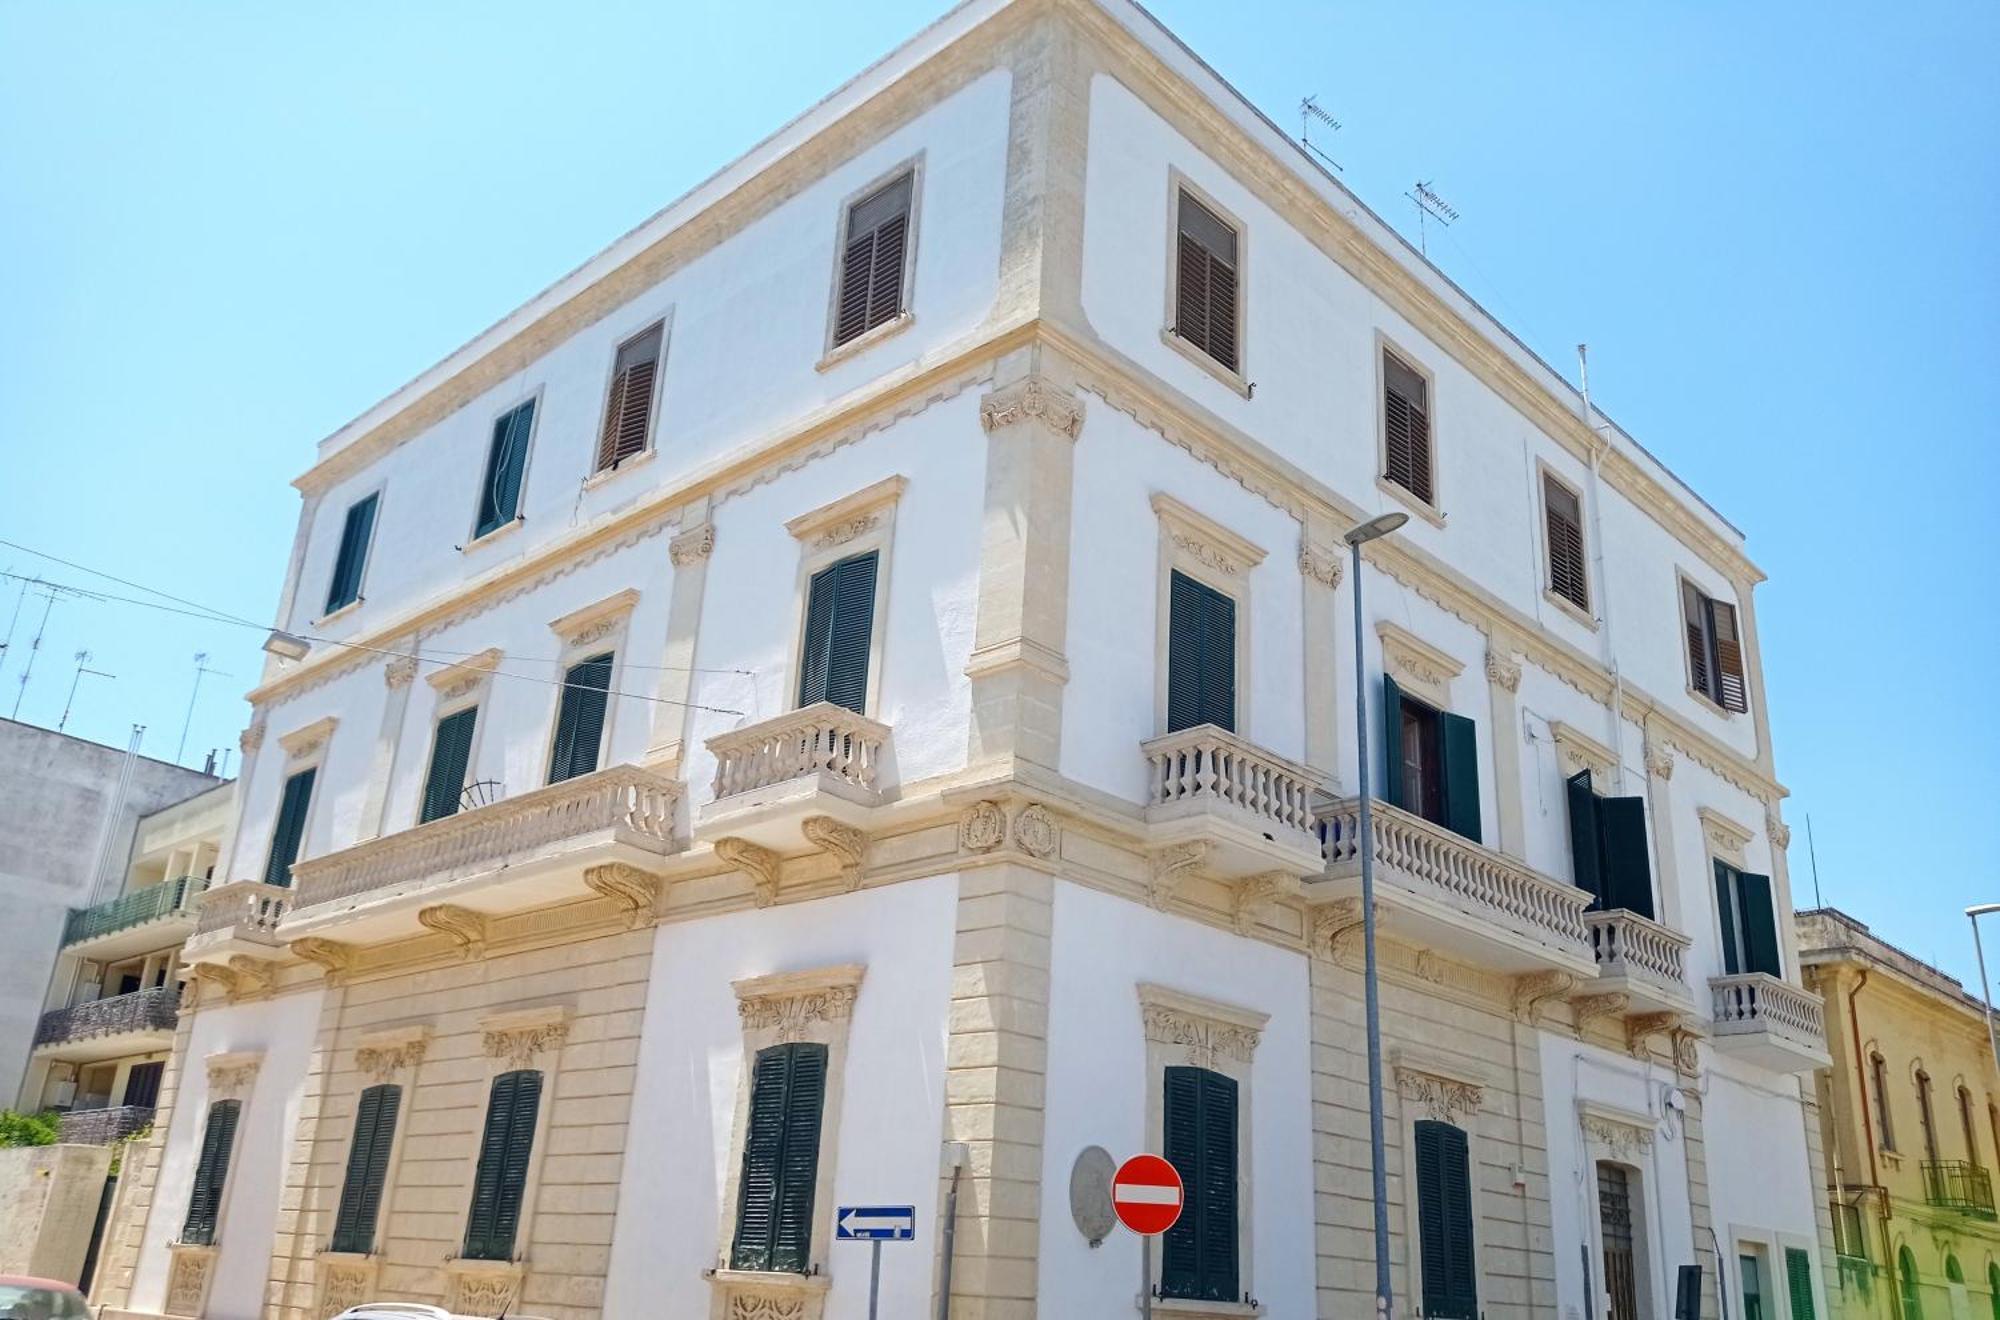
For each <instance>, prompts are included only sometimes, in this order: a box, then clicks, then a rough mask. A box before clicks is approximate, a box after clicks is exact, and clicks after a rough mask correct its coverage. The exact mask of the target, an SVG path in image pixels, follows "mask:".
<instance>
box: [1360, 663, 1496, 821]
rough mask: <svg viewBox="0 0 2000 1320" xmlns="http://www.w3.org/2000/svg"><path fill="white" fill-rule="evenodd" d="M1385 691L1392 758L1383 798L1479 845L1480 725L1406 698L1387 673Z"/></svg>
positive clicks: (1384, 707) (1385, 728)
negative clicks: (1478, 727)
mask: <svg viewBox="0 0 2000 1320" xmlns="http://www.w3.org/2000/svg"><path fill="white" fill-rule="evenodd" d="M1382 693H1383V702H1382V717H1383V732H1384V734H1385V736H1386V739H1387V743H1386V747H1387V758H1388V766H1387V771H1388V773H1387V777H1386V778H1385V779H1384V781H1383V785H1382V788H1383V792H1382V796H1383V799H1384V800H1385V801H1387V802H1388V803H1389V804H1390V805H1391V806H1396V807H1401V808H1403V810H1405V811H1408V812H1412V813H1414V814H1415V815H1418V816H1422V817H1423V818H1424V819H1425V820H1427V821H1430V822H1431V823H1432V824H1435V825H1442V826H1444V827H1445V828H1446V829H1448V830H1451V831H1452V832H1454V833H1456V834H1461V835H1464V836H1465V837H1466V838H1468V839H1470V840H1472V841H1473V842H1474V843H1478V842H1479V838H1480V826H1479V739H1478V730H1477V726H1476V725H1474V724H1473V722H1472V721H1471V720H1469V719H1466V718H1465V717H1464V716H1462V715H1453V714H1450V713H1449V712H1446V711H1441V710H1435V709H1433V708H1432V707H1430V706H1427V705H1425V704H1424V703H1423V702H1421V701H1418V700H1416V699H1415V698H1414V697H1409V696H1406V695H1404V693H1403V690H1402V689H1401V688H1399V687H1398V686H1396V680H1395V679H1393V678H1390V677H1388V676H1387V675H1384V676H1383V679H1382Z"/></svg>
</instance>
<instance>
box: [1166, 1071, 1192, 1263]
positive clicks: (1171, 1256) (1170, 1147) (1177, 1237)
mask: <svg viewBox="0 0 2000 1320" xmlns="http://www.w3.org/2000/svg"><path fill="white" fill-rule="evenodd" d="M1200 1071H1201V1070H1200V1069H1198V1068H1169V1069H1167V1070H1166V1075H1165V1077H1164V1079H1163V1082H1162V1086H1161V1108H1162V1110H1163V1113H1162V1118H1163V1119H1164V1129H1163V1130H1164V1132H1165V1134H1166V1135H1165V1139H1164V1141H1163V1142H1162V1145H1163V1147H1164V1150H1163V1152H1162V1153H1163V1154H1164V1155H1165V1156H1166V1160H1167V1163H1169V1164H1171V1165H1173V1166H1174V1170H1175V1172H1177V1173H1179V1174H1180V1176H1181V1188H1182V1198H1183V1199H1182V1203H1181V1217H1180V1218H1179V1219H1176V1220H1175V1221H1174V1224H1173V1227H1172V1228H1169V1229H1168V1230H1167V1231H1166V1233H1165V1234H1163V1235H1162V1238H1161V1242H1160V1248H1161V1255H1160V1292H1161V1293H1162V1294H1163V1295H1164V1296H1167V1297H1198V1296H1200V1295H1201V1291H1200V1290H1201V1245H1200V1244H1201V1225H1200V1221H1199V1217H1198V1216H1196V1215H1195V1214H1193V1213H1191V1212H1192V1210H1193V1209H1194V1205H1193V1202H1194V1199H1195V1197H1196V1196H1197V1195H1198V1194H1199V1191H1198V1188H1197V1186H1196V1182H1197V1180H1198V1178H1199V1175H1200V1172H1201V1137H1200V1132H1201V1081H1200V1077H1199V1073H1200Z"/></svg>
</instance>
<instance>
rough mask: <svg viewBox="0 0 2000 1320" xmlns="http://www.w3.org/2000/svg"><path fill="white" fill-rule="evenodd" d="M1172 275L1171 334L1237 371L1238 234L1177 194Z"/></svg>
mask: <svg viewBox="0 0 2000 1320" xmlns="http://www.w3.org/2000/svg"><path fill="white" fill-rule="evenodd" d="M1174 261H1175V270H1174V333H1175V334H1176V335H1178V336H1180V337H1181V338H1182V339H1185V340H1186V341H1187V342H1188V343H1190V344H1193V345H1194V346H1195V347H1196V348H1198V349H1200V350H1201V351H1202V352H1204V353H1206V354H1208V355H1209V356H1210V357H1212V358H1214V359H1215V360H1216V361H1217V362H1219V363H1221V364H1222V365H1223V366H1225V367H1227V368H1228V369H1229V370H1231V371H1234V370H1236V366H1237V361H1238V358H1239V352H1238V349H1237V344H1236V322H1237V314H1238V302H1237V299H1238V296H1239V275H1238V272H1239V270H1240V269H1241V266H1240V263H1239V262H1238V260H1237V234H1236V231H1235V229H1233V228H1231V227H1230V224H1229V222H1228V221H1227V220H1224V219H1223V218H1222V217H1221V216H1219V215H1217V214H1216V213H1215V212H1213V211H1211V210H1209V209H1208V208H1207V207H1206V206H1203V205H1202V204H1201V203H1200V202H1198V201H1196V200H1195V199H1194V198H1192V197H1190V196H1189V195H1188V194H1187V193H1185V192H1183V193H1181V194H1180V214H1179V217H1178V223H1177V225H1176V241H1175V256H1174Z"/></svg>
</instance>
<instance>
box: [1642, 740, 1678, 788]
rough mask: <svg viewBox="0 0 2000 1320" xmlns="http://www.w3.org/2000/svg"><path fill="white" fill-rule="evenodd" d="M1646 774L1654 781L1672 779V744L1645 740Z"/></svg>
mask: <svg viewBox="0 0 2000 1320" xmlns="http://www.w3.org/2000/svg"><path fill="white" fill-rule="evenodd" d="M1646 773H1647V774H1649V775H1651V776H1653V778H1655V779H1672V778H1673V777H1674V748H1673V744H1671V743H1664V742H1655V741H1653V740H1652V739H1651V738H1648V739H1646Z"/></svg>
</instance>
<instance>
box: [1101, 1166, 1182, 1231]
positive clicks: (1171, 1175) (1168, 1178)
mask: <svg viewBox="0 0 2000 1320" xmlns="http://www.w3.org/2000/svg"><path fill="white" fill-rule="evenodd" d="M1183 1195H1184V1192H1183V1190H1182V1187H1181V1175H1180V1173H1179V1171H1178V1170H1176V1169H1175V1168H1174V1166H1173V1165H1171V1164H1169V1163H1167V1162H1166V1161H1165V1160H1163V1159H1161V1158H1160V1157H1159V1156H1158V1155H1134V1156H1133V1157H1132V1158H1131V1159H1129V1160H1126V1161H1125V1162H1124V1163H1123V1164H1121V1165H1119V1166H1118V1172H1117V1173H1115V1174H1113V1175H1112V1176H1111V1208H1112V1209H1113V1210H1115V1211H1117V1213H1118V1222H1119V1223H1121V1224H1123V1225H1125V1227H1127V1228H1129V1229H1131V1230H1132V1231H1133V1232H1134V1233H1137V1234H1139V1235H1140V1236H1141V1237H1158V1236H1159V1235H1160V1234H1162V1233H1164V1232H1166V1231H1167V1230H1168V1229H1170V1228H1172V1227H1173V1226H1174V1221H1175V1220H1177V1219H1179V1218H1180V1217H1181V1199H1182V1197H1183Z"/></svg>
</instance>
